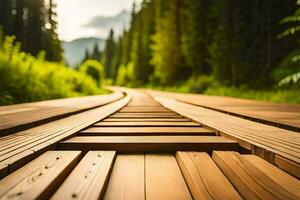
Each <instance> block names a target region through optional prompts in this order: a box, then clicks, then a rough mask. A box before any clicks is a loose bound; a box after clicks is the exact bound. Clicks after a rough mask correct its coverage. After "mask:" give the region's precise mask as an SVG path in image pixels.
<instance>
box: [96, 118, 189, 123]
mask: <svg viewBox="0 0 300 200" xmlns="http://www.w3.org/2000/svg"><path fill="white" fill-rule="evenodd" d="M102 121H103V122H191V121H192V120H190V119H187V118H109V117H108V118H106V119H104V120H102Z"/></svg>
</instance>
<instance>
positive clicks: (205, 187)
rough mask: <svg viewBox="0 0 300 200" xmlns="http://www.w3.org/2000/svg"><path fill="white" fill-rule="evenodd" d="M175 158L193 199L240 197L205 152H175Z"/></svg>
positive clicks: (220, 199) (212, 199) (215, 199)
mask: <svg viewBox="0 0 300 200" xmlns="http://www.w3.org/2000/svg"><path fill="white" fill-rule="evenodd" d="M176 159H177V162H178V164H179V167H180V169H181V171H182V173H183V175H184V178H185V180H186V182H187V185H188V186H189V189H190V192H191V193H192V195H193V198H194V199H207V200H209V199H211V200H217V199H219V200H223V199H242V198H241V197H240V195H239V194H238V193H237V191H236V190H235V189H234V187H233V186H232V185H231V183H230V182H229V181H228V180H227V179H226V177H225V176H224V175H223V174H222V172H221V171H220V169H219V168H218V167H217V166H216V164H215V163H214V162H213V160H212V159H211V158H210V156H209V155H208V154H207V153H200V152H177V153H176Z"/></svg>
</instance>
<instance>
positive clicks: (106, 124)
mask: <svg viewBox="0 0 300 200" xmlns="http://www.w3.org/2000/svg"><path fill="white" fill-rule="evenodd" d="M93 126H99V127H151V126H153V127H193V126H196V127H197V126H198V127H199V126H201V125H200V124H198V123H195V122H106V121H105V122H99V123H96V124H94V125H93Z"/></svg>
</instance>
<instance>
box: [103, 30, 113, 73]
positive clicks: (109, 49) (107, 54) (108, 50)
mask: <svg viewBox="0 0 300 200" xmlns="http://www.w3.org/2000/svg"><path fill="white" fill-rule="evenodd" d="M114 54H115V41H114V31H113V30H112V29H111V30H110V33H109V37H108V38H107V40H106V45H105V51H104V56H103V65H104V70H105V75H106V77H108V78H113V74H112V72H113V65H112V64H113V58H114Z"/></svg>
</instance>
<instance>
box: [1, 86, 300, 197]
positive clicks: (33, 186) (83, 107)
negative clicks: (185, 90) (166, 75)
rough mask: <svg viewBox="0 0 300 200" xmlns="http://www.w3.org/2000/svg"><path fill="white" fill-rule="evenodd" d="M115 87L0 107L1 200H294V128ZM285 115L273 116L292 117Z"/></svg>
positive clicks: (299, 158)
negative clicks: (105, 92) (80, 95)
mask: <svg viewBox="0 0 300 200" xmlns="http://www.w3.org/2000/svg"><path fill="white" fill-rule="evenodd" d="M113 90H115V92H114V93H112V94H110V95H104V96H96V97H84V98H75V99H62V100H55V101H47V102H41V103H32V104H20V105H16V106H5V107H2V108H1V107H0V136H1V137H0V178H1V180H0V199H57V200H60V199H112V200H115V199H118V200H119V199H129V200H132V199H137V200H140V199H141V200H143V199H153V200H157V199H158V200H159V199H175V200H176V199H178V200H184V199H220V200H223V199H249V200H252V199H300V181H299V178H300V135H299V131H298V129H294V130H291V126H292V127H294V128H295V127H296V125H295V124H296V123H294V124H293V125H291V124H289V126H280V127H275V126H274V124H275V123H278V121H277V120H273V119H271V118H268V119H267V121H271V122H273V123H274V124H271V123H264V122H265V121H263V120H261V121H258V120H256V121H253V119H258V115H256V114H253V115H251V116H252V118H253V119H251V120H250V119H249V118H247V119H245V118H244V117H242V116H244V114H237V115H233V114H232V113H238V111H236V110H231V112H232V113H230V114H227V113H224V111H225V110H220V104H221V100H220V99H219V100H215V101H216V103H215V105H216V106H215V107H214V100H213V99H209V98H210V97H207V98H208V99H209V100H207V102H208V103H209V104H210V107H211V108H209V106H203V105H202V103H201V102H202V101H204V100H205V96H201V98H199V100H201V101H200V103H197V102H198V101H197V98H196V97H195V96H193V97H190V98H188V95H187V96H186V97H185V95H181V96H180V95H179V94H173V93H163V92H156V91H139V90H133V89H126V88H113ZM179 97H180V98H179ZM181 98H185V100H183V99H181ZM232 101H234V99H233V100H232ZM237 101H239V100H237ZM224 102H225V103H226V105H227V106H225V107H226V108H228V107H229V104H230V102H229V101H228V102H226V101H224ZM251 102H252V103H249V108H246V107H247V103H245V104H243V107H244V110H250V109H251V108H255V106H254V101H251ZM258 104H259V105H261V103H260V102H258ZM41 105H43V106H41ZM276 105H277V104H272V107H273V108H276ZM267 106H268V105H267V104H266V107H265V108H267ZM278 106H279V105H278ZM53 108H55V109H53ZM269 108H271V107H269ZM285 109H286V110H285ZM285 109H284V108H283V107H281V110H280V111H279V110H274V111H273V112H274V113H276V115H277V118H278V119H279V118H284V117H285V116H287V114H286V113H289V112H293V113H295V115H293V116H294V117H293V119H296V120H294V121H293V120H292V121H293V122H295V121H297V120H299V118H298V116H299V113H300V112H298V111H295V110H293V109H292V107H289V106H287V105H286V106H285ZM289 109H290V110H289ZM285 111H286V112H285ZM30 113H32V115H30ZM280 113H281V114H282V115H280ZM28 115H29V116H28ZM288 115H289V116H292V115H290V114H288ZM26 116H28V118H26ZM263 118H265V119H266V118H267V117H266V116H265V117H263ZM286 121H288V120H286ZM280 123H281V124H283V121H281V122H280Z"/></svg>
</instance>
